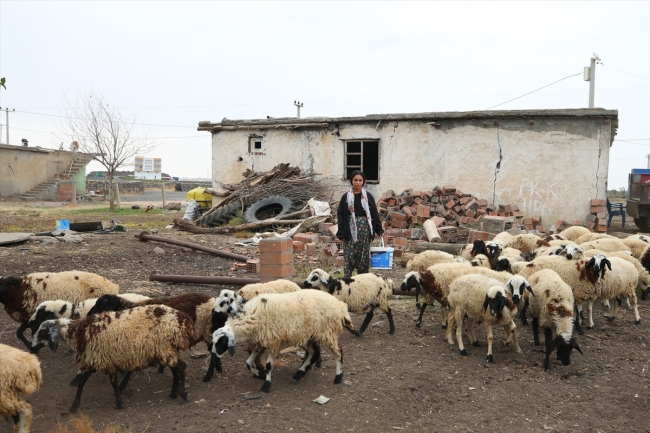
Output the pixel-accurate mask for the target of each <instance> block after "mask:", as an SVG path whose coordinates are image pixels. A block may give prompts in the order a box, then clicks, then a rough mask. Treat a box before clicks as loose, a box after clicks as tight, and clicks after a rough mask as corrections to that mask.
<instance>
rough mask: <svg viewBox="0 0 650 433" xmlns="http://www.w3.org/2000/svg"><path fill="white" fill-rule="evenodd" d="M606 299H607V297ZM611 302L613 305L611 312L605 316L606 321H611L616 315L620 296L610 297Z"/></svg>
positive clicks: (619, 304)
mask: <svg viewBox="0 0 650 433" xmlns="http://www.w3.org/2000/svg"><path fill="white" fill-rule="evenodd" d="M607 301H609V299H608V300H607ZM612 304H614V307H613V308H612V314H611V315H610V316H609V317H608V318H607V321H608V322H611V321H612V320H614V319H616V316H617V315H618V309H619V308H620V306H621V301H620V298H618V299H616V298H614V299H612Z"/></svg>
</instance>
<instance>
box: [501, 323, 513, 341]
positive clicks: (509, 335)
mask: <svg viewBox="0 0 650 433" xmlns="http://www.w3.org/2000/svg"><path fill="white" fill-rule="evenodd" d="M503 331H504V332H505V333H506V339H505V340H504V341H503V345H504V346H510V345H511V344H512V332H510V324H504V325H503Z"/></svg>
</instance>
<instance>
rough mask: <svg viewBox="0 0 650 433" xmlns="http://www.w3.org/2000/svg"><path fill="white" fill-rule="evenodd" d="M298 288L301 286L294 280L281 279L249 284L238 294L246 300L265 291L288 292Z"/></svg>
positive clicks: (295, 290)
mask: <svg viewBox="0 0 650 433" xmlns="http://www.w3.org/2000/svg"><path fill="white" fill-rule="evenodd" d="M298 290H300V286H299V285H297V284H296V283H294V282H293V281H291V280H284V279H280V280H274V281H269V282H268V283H254V284H247V285H245V286H244V287H242V288H241V289H239V290H238V291H237V294H238V295H239V296H241V297H242V298H243V300H244V302H245V301H250V300H251V299H253V298H254V297H255V296H259V295H262V294H264V293H288V292H297V291H298Z"/></svg>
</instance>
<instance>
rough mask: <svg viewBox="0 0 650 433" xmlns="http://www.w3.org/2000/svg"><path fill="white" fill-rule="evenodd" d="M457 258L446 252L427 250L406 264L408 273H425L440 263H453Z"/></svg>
mask: <svg viewBox="0 0 650 433" xmlns="http://www.w3.org/2000/svg"><path fill="white" fill-rule="evenodd" d="M455 261H456V257H455V256H453V255H451V254H449V253H446V252H444V251H436V250H426V251H422V252H421V253H420V254H417V255H416V256H415V257H413V258H412V259H411V260H409V261H408V263H406V272H407V273H409V272H413V271H418V272H419V271H424V270H425V269H427V268H428V267H431V266H433V265H435V264H438V263H453V262H455Z"/></svg>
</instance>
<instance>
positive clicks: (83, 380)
mask: <svg viewBox="0 0 650 433" xmlns="http://www.w3.org/2000/svg"><path fill="white" fill-rule="evenodd" d="M93 373H94V371H92V370H91V371H84V372H83V374H82V375H81V378H80V379H79V384H78V385H77V395H76V396H75V398H74V401H73V402H72V406H71V407H70V413H76V412H77V409H78V408H79V405H80V404H81V393H82V392H83V390H84V385H85V384H86V381H87V380H88V378H89V377H90V375H91V374H93Z"/></svg>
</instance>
